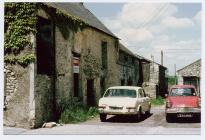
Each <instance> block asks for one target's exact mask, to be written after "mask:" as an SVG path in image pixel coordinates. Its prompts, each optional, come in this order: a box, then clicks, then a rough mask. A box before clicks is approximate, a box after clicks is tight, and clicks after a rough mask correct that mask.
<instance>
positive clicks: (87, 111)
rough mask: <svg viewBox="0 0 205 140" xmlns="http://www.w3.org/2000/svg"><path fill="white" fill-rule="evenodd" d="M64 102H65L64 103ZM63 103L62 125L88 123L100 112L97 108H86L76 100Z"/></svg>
mask: <svg viewBox="0 0 205 140" xmlns="http://www.w3.org/2000/svg"><path fill="white" fill-rule="evenodd" d="M62 102H64V101H62ZM62 102H61V111H62V113H61V115H60V120H59V122H60V123H78V122H83V121H86V120H88V119H90V118H92V117H94V116H96V115H98V110H97V108H96V107H90V108H88V107H85V106H84V105H83V104H82V103H81V102H79V100H78V99H76V98H74V99H71V100H70V101H68V102H64V103H62Z"/></svg>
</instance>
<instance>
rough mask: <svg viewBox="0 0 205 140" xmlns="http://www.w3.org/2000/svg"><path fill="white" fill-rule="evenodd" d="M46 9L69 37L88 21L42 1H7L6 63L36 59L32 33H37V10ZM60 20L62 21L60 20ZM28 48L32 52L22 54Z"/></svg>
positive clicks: (5, 19)
mask: <svg viewBox="0 0 205 140" xmlns="http://www.w3.org/2000/svg"><path fill="white" fill-rule="evenodd" d="M39 8H42V9H44V11H45V12H47V13H48V15H49V16H50V17H49V18H51V19H52V21H54V23H55V24H56V25H57V26H58V27H59V29H60V31H61V33H62V35H63V37H64V38H65V39H67V38H68V37H69V31H70V29H71V30H73V31H75V32H77V31H78V30H79V29H80V30H82V29H83V28H84V27H85V26H86V25H87V23H86V22H84V21H82V20H81V19H79V18H76V17H74V16H72V15H69V14H67V13H65V12H63V11H61V10H58V9H55V8H53V7H51V6H49V5H46V4H42V3H21V2H19V3H15V2H7V3H5V16H4V23H5V25H4V31H5V32H4V43H5V44H4V54H5V57H4V58H5V60H4V61H5V63H11V64H15V63H18V64H21V65H24V66H26V65H28V64H29V63H32V62H34V61H35V55H34V54H33V51H32V44H31V42H30V36H29V35H30V33H33V34H36V32H37V31H36V23H37V11H38V9H39ZM59 21H60V22H59ZM25 48H27V50H30V52H31V54H29V55H28V54H24V55H23V54H22V53H21V51H22V50H24V49H25Z"/></svg>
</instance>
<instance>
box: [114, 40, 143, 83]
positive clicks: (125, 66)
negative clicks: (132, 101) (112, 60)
mask: <svg viewBox="0 0 205 140" xmlns="http://www.w3.org/2000/svg"><path fill="white" fill-rule="evenodd" d="M139 63H140V59H139V58H138V57H137V56H136V55H134V54H133V53H132V52H131V51H130V50H129V49H127V48H126V47H125V46H124V45H122V44H121V43H120V44H119V59H118V61H117V64H118V69H119V70H120V71H119V73H120V85H121V86H127V85H128V86H137V85H139V77H140V69H139Z"/></svg>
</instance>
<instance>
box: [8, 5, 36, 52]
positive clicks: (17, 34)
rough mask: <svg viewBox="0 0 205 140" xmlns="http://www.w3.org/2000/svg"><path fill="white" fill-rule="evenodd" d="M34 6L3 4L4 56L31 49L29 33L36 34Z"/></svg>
mask: <svg viewBox="0 0 205 140" xmlns="http://www.w3.org/2000/svg"><path fill="white" fill-rule="evenodd" d="M36 14H37V10H36V4H34V3H5V16H4V19H5V40H4V41H5V47H4V48H5V54H10V53H13V54H19V53H20V51H21V50H23V49H24V48H25V47H31V45H32V44H31V43H30V37H29V34H30V33H36V29H35V26H36V21H37V16H36Z"/></svg>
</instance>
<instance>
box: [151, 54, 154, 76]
mask: <svg viewBox="0 0 205 140" xmlns="http://www.w3.org/2000/svg"><path fill="white" fill-rule="evenodd" d="M151 59H152V70H153V73H154V56H153V55H152V54H151Z"/></svg>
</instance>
